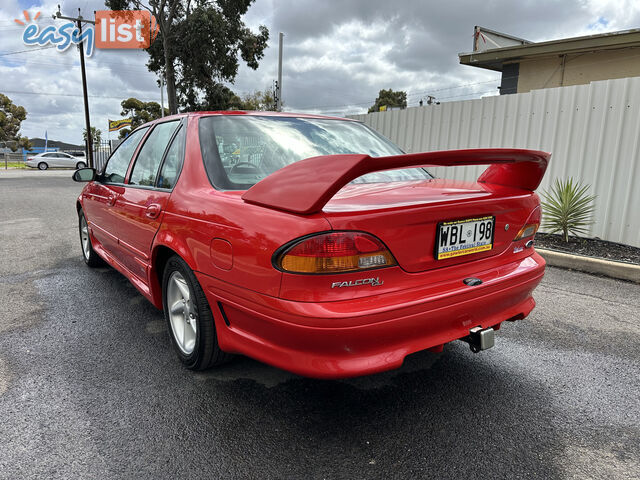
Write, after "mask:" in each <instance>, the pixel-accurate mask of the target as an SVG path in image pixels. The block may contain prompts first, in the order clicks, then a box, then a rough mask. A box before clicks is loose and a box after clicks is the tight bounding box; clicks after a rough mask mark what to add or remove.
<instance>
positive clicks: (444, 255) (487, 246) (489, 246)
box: [434, 215, 496, 260]
mask: <svg viewBox="0 0 640 480" xmlns="http://www.w3.org/2000/svg"><path fill="white" fill-rule="evenodd" d="M487 220H491V241H490V242H489V243H484V244H482V245H478V246H475V247H470V248H466V249H458V250H451V251H448V252H442V251H440V237H441V233H442V227H444V226H452V225H464V224H467V223H476V222H479V223H481V222H486V221H487ZM495 232H496V217H495V216H494V215H484V216H480V217H472V218H462V219H460V220H446V221H442V222H438V224H437V226H436V242H435V245H434V257H435V259H436V260H447V259H450V258H457V257H461V256H464V255H472V254H474V253H481V252H488V251H490V250H493V247H494V239H495ZM449 246H450V245H449Z"/></svg>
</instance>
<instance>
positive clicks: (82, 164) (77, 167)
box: [76, 162, 87, 170]
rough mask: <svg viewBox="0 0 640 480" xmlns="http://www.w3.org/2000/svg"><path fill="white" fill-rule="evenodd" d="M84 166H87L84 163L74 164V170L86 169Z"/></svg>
mask: <svg viewBox="0 0 640 480" xmlns="http://www.w3.org/2000/svg"><path fill="white" fill-rule="evenodd" d="M86 166H87V164H86V163H84V162H78V163H76V170H80V169H81V168H84V167H86Z"/></svg>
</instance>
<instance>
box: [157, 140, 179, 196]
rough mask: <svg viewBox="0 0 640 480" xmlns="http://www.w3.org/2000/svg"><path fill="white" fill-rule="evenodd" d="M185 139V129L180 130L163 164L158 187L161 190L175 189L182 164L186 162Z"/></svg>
mask: <svg viewBox="0 0 640 480" xmlns="http://www.w3.org/2000/svg"><path fill="white" fill-rule="evenodd" d="M184 137H185V128H184V127H182V128H180V131H179V132H178V133H177V134H176V136H175V137H173V142H172V143H171V147H169V151H168V152H167V156H166V157H165V159H164V163H163V164H162V169H161V170H160V175H159V176H158V183H157V186H158V187H160V188H173V186H174V185H175V184H176V180H178V175H180V170H181V169H182V162H183V160H184Z"/></svg>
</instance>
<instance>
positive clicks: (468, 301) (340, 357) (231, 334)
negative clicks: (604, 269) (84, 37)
mask: <svg viewBox="0 0 640 480" xmlns="http://www.w3.org/2000/svg"><path fill="white" fill-rule="evenodd" d="M544 267H545V262H544V260H543V259H542V257H540V256H539V255H538V254H537V253H533V255H531V256H529V257H526V258H524V259H520V260H517V261H515V262H513V263H509V264H507V265H500V266H499V267H495V268H493V269H491V270H485V271H482V272H478V273H477V275H476V276H477V277H478V278H480V279H483V280H484V282H483V284H482V285H479V286H475V287H469V286H466V285H464V284H463V283H462V278H459V279H456V281H455V284H452V283H451V281H448V282H442V284H435V285H434V284H430V285H428V286H423V287H421V288H414V289H410V290H406V291H402V292H394V293H386V294H381V295H375V296H369V297H364V298H359V299H352V300H347V301H333V302H324V303H323V302H294V301H287V300H282V299H277V298H274V297H268V296H263V295H259V294H257V293H255V292H251V293H250V294H249V296H248V297H247V296H245V295H243V296H239V292H238V291H237V290H235V289H234V288H232V287H229V285H228V284H226V285H225V284H223V283H222V282H219V281H218V280H216V279H214V278H212V277H209V276H207V275H203V274H198V279H199V281H200V283H201V285H202V287H203V289H204V291H205V293H206V295H207V297H208V299H209V302H210V304H211V308H212V311H213V313H214V318H215V321H216V328H217V331H218V341H219V343H220V347H221V348H222V349H223V350H225V351H227V352H230V353H240V354H244V355H247V356H249V357H252V358H255V359H257V360H260V361H262V362H265V363H268V364H270V365H274V366H276V367H279V368H282V369H284V370H288V371H291V372H294V373H297V374H300V375H304V376H309V377H316V378H342V377H353V376H359V375H367V374H371V373H376V372H381V371H385V370H390V369H393V368H397V367H399V366H401V365H402V362H403V360H404V358H405V357H406V356H407V355H409V354H411V353H414V352H417V351H420V350H425V349H428V348H436V349H437V348H439V347H440V346H442V345H443V344H445V343H447V342H451V341H453V340H457V339H459V338H462V337H465V336H467V335H468V334H469V330H470V329H471V328H473V327H477V326H481V327H483V328H487V327H495V326H499V325H500V323H501V322H503V321H504V320H510V319H520V318H524V317H526V316H527V315H528V314H529V313H530V312H531V310H532V309H533V307H534V306H535V301H534V300H533V297H532V296H531V295H532V292H533V290H534V288H535V287H536V286H537V285H538V283H540V281H541V280H542V277H543V275H544ZM245 292H246V290H245Z"/></svg>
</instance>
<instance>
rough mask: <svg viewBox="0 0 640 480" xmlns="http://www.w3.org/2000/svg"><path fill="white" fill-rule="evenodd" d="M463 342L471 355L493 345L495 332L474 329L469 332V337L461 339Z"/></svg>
mask: <svg viewBox="0 0 640 480" xmlns="http://www.w3.org/2000/svg"><path fill="white" fill-rule="evenodd" d="M460 340H462V341H463V342H467V343H468V344H469V347H470V348H471V351H472V352H473V353H478V352H479V351H480V350H486V349H488V348H491V347H493V345H494V344H495V332H494V330H493V328H491V327H489V328H485V329H483V328H482V327H475V328H472V329H471V330H469V336H467V337H464V338H461V339H460Z"/></svg>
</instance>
